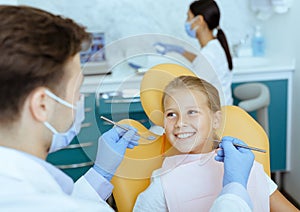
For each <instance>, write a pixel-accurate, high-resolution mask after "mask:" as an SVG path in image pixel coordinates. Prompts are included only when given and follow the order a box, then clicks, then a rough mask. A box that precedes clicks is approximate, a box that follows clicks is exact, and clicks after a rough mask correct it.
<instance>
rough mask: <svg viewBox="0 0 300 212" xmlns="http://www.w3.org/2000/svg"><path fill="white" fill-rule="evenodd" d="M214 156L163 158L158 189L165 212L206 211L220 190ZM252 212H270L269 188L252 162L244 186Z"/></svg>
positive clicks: (220, 169) (218, 166) (220, 166)
mask: <svg viewBox="0 0 300 212" xmlns="http://www.w3.org/2000/svg"><path fill="white" fill-rule="evenodd" d="M214 155H215V153H214V152H211V153H207V154H194V155H193V154H190V155H189V154H187V155H177V156H172V157H167V158H166V159H165V160H164V162H163V165H162V171H163V173H164V174H163V175H161V182H162V187H163V190H164V194H165V198H166V202H167V206H168V209H169V211H171V212H172V211H184V212H190V211H209V209H210V208H211V206H212V204H213V201H214V200H215V199H216V198H217V196H218V195H219V193H220V192H221V190H222V182H223V171H224V168H223V163H220V162H217V161H215V159H214ZM247 189H248V191H249V194H250V197H251V200H252V203H253V211H259V212H263V211H270V209H269V186H268V182H267V179H266V175H265V173H264V170H263V167H262V165H261V164H259V163H257V162H254V165H253V167H252V170H251V173H250V176H249V181H248V185H247Z"/></svg>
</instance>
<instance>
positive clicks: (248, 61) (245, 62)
mask: <svg viewBox="0 0 300 212" xmlns="http://www.w3.org/2000/svg"><path fill="white" fill-rule="evenodd" d="M232 61H233V67H234V68H237V69H241V68H253V67H261V66H265V65H267V64H268V61H269V60H268V59H267V58H265V57H234V58H233V59H232Z"/></svg>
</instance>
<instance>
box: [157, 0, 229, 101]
mask: <svg viewBox="0 0 300 212" xmlns="http://www.w3.org/2000/svg"><path fill="white" fill-rule="evenodd" d="M220 16H221V14H220V10H219V7H218V5H217V3H216V2H215V1H214V0H197V1H194V2H192V3H191V4H190V7H189V10H188V12H187V20H186V23H185V30H186V33H187V35H188V36H189V37H191V38H193V39H197V41H198V42H199V44H200V46H201V54H202V55H203V56H204V57H205V59H206V60H207V61H208V62H209V63H210V65H211V66H212V67H213V69H214V71H215V72H216V75H217V76H218V80H219V82H220V84H221V91H222V92H220V96H221V99H222V100H223V99H224V100H223V101H222V105H232V104H233V99H232V92H231V84H232V69H233V64H232V57H231V54H230V51H229V47H228V43H227V39H226V36H225V33H224V31H223V30H222V29H221V28H220V25H219V24H220ZM214 30H215V31H217V34H216V36H214V33H213V32H214ZM154 46H155V47H156V50H157V52H158V53H161V54H166V53H168V52H176V53H178V54H181V55H182V56H184V57H185V58H186V59H188V60H189V61H190V62H191V63H192V66H193V69H194V71H195V73H196V74H197V75H199V76H201V75H202V74H201V72H202V71H203V70H202V66H203V65H202V64H203V63H202V61H201V59H202V58H201V57H199V56H197V55H196V54H194V53H192V52H189V51H187V50H186V49H184V48H183V47H182V46H178V45H174V44H168V43H162V42H158V43H155V44H154ZM210 83H212V84H215V83H214V82H210ZM222 94H223V95H222Z"/></svg>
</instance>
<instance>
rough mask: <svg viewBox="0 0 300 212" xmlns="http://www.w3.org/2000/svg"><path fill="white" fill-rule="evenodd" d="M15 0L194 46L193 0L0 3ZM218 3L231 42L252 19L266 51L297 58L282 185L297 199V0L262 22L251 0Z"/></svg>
mask: <svg viewBox="0 0 300 212" xmlns="http://www.w3.org/2000/svg"><path fill="white" fill-rule="evenodd" d="M16 2H18V3H19V4H27V5H32V6H36V7H40V8H42V9H46V10H48V11H51V12H53V13H56V14H63V15H64V16H67V17H70V18H73V19H74V20H76V21H77V22H79V23H81V24H83V25H85V26H87V27H88V29H89V30H91V31H95V30H97V31H103V32H105V33H106V41H107V43H110V42H114V41H115V40H117V39H120V38H124V37H128V36H134V35H141V34H144V33H159V34H163V35H170V36H175V37H176V38H178V39H183V40H184V41H186V42H188V43H190V44H192V45H194V46H195V47H197V48H198V44H197V42H196V41H195V40H193V39H191V38H189V37H188V36H187V35H186V34H185V31H184V22H185V20H186V12H187V8H188V5H189V3H190V2H192V0H187V1H178V0H177V1H175V0H156V1H153V0H139V1H132V0H107V1H105V0H89V1H82V0H72V1H70V0H51V1H39V0H18V1H17V0H0V4H4V3H13V4H14V3H16ZM217 2H218V3H219V6H220V8H221V13H222V17H221V28H223V29H224V31H225V33H226V35H227V38H228V41H229V43H230V44H233V43H236V42H238V41H239V40H240V39H242V38H244V37H245V35H246V34H247V33H252V32H253V26H255V25H256V24H262V25H263V33H264V34H265V36H266V42H267V49H266V50H267V56H269V57H272V58H274V59H276V60H282V61H284V60H285V59H289V58H291V57H296V61H297V66H296V71H295V75H294V77H295V81H294V98H293V109H294V110H293V114H292V117H293V128H292V148H291V149H292V162H291V172H290V173H287V174H286V177H285V182H284V185H285V188H286V190H287V191H288V192H289V193H290V194H291V195H292V196H293V197H294V198H295V199H297V200H300V184H299V183H298V180H299V179H300V163H299V162H298V161H299V157H300V156H298V155H299V152H300V130H299V126H300V112H299V111H298V110H297V108H299V106H300V96H297V95H296V91H299V90H300V83H298V82H299V81H300V70H299V69H300V66H299V63H300V50H299V49H300V41H299V38H300V27H299V23H298V22H299V14H300V1H294V5H293V7H292V9H291V10H290V11H289V12H288V13H287V14H283V15H278V14H276V15H273V16H272V17H271V18H270V19H269V20H267V21H263V22H260V21H258V20H257V19H255V17H254V14H253V13H252V12H251V11H250V10H249V5H250V0H248V1H246V0H217ZM296 38H298V39H296ZM295 52H297V54H295Z"/></svg>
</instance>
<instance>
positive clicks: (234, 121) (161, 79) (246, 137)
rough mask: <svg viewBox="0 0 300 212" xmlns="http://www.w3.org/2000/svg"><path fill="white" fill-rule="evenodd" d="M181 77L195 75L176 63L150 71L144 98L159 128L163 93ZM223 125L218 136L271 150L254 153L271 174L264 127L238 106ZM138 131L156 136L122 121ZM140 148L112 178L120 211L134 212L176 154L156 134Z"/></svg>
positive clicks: (225, 113) (143, 85)
mask: <svg viewBox="0 0 300 212" xmlns="http://www.w3.org/2000/svg"><path fill="white" fill-rule="evenodd" d="M180 75H192V76H195V74H194V73H192V72H191V71H190V70H188V69H187V68H185V67H182V66H179V65H176V64H161V65H157V66H155V67H152V68H151V69H150V70H149V71H147V72H146V73H145V75H144V77H143V80H142V82H141V90H140V97H141V103H142V106H143V108H144V111H145V113H146V114H147V116H148V117H149V119H150V120H151V121H152V122H153V123H154V124H155V125H158V126H163V114H162V107H161V101H162V94H163V90H164V87H165V86H166V85H167V84H168V83H169V82H170V81H171V80H173V79H174V78H175V77H177V76H180ZM222 112H223V125H222V126H224V127H223V128H222V129H220V130H219V132H218V134H219V135H220V137H222V136H226V135H228V136H233V137H236V138H239V139H241V140H243V141H244V142H245V143H247V144H248V145H249V146H254V147H258V148H261V149H265V150H267V153H260V152H253V153H254V154H255V160H256V161H258V162H260V163H261V164H263V166H264V170H265V172H266V173H267V174H268V175H270V160H269V141H268V137H267V135H266V133H265V132H264V130H263V128H262V127H261V126H260V125H259V124H258V123H257V122H256V121H255V120H254V119H253V118H252V117H251V116H250V115H248V113H247V112H245V111H244V110H242V109H241V108H239V107H236V106H225V107H223V108H222ZM119 123H121V124H129V125H131V126H133V127H135V128H137V129H138V131H139V133H140V134H141V135H142V136H143V137H148V136H153V135H154V134H153V133H151V132H150V131H149V130H148V129H146V128H145V127H144V126H143V125H141V124H140V123H138V122H136V121H134V120H129V119H128V120H122V121H120V122H119ZM139 142H140V144H139V146H137V147H135V148H134V149H128V150H127V151H126V154H125V157H124V160H123V162H122V163H121V165H120V167H119V168H118V169H117V171H116V173H115V176H114V177H113V179H112V184H113V185H114V190H113V195H114V198H115V202H116V206H117V208H118V211H120V212H129V211H132V209H133V207H134V204H135V201H136V198H137V196H138V195H139V193H141V192H142V191H144V190H145V189H146V188H147V187H148V186H149V184H150V177H151V174H152V172H153V171H154V170H155V169H158V168H160V167H161V165H162V162H163V159H164V157H165V156H166V155H169V154H171V153H172V149H173V148H172V146H171V145H170V144H169V142H168V141H167V140H166V138H165V136H164V135H162V136H158V135H156V139H154V140H146V139H143V138H141V139H140V141H139Z"/></svg>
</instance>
